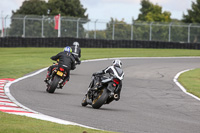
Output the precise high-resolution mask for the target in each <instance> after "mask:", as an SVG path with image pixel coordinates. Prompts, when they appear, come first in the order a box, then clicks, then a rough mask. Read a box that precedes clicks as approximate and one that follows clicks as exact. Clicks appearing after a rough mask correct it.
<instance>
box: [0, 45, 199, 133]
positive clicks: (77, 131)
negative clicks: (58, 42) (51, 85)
mask: <svg viewBox="0 0 200 133" xmlns="http://www.w3.org/2000/svg"><path fill="white" fill-rule="evenodd" d="M62 50H63V49H62V48H0V62H1V65H0V79H2V78H19V77H22V76H24V75H25V74H27V73H30V72H33V71H35V70H38V69H41V68H44V67H48V66H50V65H51V64H52V62H53V61H51V60H50V57H51V56H53V55H55V54H57V53H58V52H60V51H62ZM81 50H82V57H81V60H88V59H97V58H113V57H181V56H200V51H199V50H183V49H132V48H129V49H120V48H115V49H110V48H104V49H103V48H99V49H95V48H82V49H81ZM193 81H195V83H194V85H193V84H192V83H193ZM196 81H197V82H196ZM180 82H181V83H182V84H184V86H186V88H190V89H191V90H190V91H191V92H192V93H193V91H195V94H197V95H198V96H200V95H199V92H200V90H199V89H198V88H200V83H199V82H200V70H199V69H197V70H194V72H193V71H190V72H187V73H186V74H183V75H181V77H180ZM191 86H192V87H191ZM0 124H1V126H0V133H40V132H42V133H55V132H56V133H57V132H58V133H66V132H73V133H82V132H83V131H87V132H88V133H101V132H102V133H107V132H106V131H97V130H91V129H86V128H82V127H78V126H66V125H61V124H56V123H52V122H47V121H42V120H37V119H33V118H28V117H25V116H17V115H11V114H7V113H3V112H0Z"/></svg>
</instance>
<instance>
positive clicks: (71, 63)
mask: <svg viewBox="0 0 200 133" xmlns="http://www.w3.org/2000/svg"><path fill="white" fill-rule="evenodd" d="M71 52H72V49H71V48H70V47H69V46H67V47H65V48H64V51H63V52H60V53H58V54H57V55H55V56H52V57H51V59H52V60H55V61H58V63H57V64H54V65H52V66H50V67H49V68H48V72H47V76H46V79H45V80H44V82H46V83H47V84H48V81H49V80H50V77H51V74H52V70H53V69H55V68H56V67H61V66H64V69H65V70H66V71H67V73H68V74H67V76H66V77H65V79H64V80H63V82H62V83H61V85H60V88H61V89H62V87H63V86H64V85H65V84H66V82H67V81H69V78H70V70H74V69H75V68H76V66H75V59H74V57H73V56H72V54H71Z"/></svg>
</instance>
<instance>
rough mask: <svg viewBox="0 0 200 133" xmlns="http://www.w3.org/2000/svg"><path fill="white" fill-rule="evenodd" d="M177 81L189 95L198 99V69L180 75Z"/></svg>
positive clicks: (199, 83)
mask: <svg viewBox="0 0 200 133" xmlns="http://www.w3.org/2000/svg"><path fill="white" fill-rule="evenodd" d="M199 67H200V66H199ZM178 81H179V82H180V83H181V84H182V85H183V86H184V87H185V88H186V89H187V91H188V92H189V93H192V94H194V95H195V96H197V97H199V98H200V68H199V69H195V70H191V71H188V72H185V73H183V74H181V75H180V77H179V79H178Z"/></svg>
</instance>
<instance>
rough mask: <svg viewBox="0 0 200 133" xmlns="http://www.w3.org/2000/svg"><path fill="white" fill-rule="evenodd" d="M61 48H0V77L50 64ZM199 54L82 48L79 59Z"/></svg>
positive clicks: (193, 53) (194, 52)
mask: <svg viewBox="0 0 200 133" xmlns="http://www.w3.org/2000/svg"><path fill="white" fill-rule="evenodd" d="M62 50H63V49H62V48H0V62H1V66H0V79H1V78H19V77H22V76H23V75H25V74H27V73H29V72H32V71H35V70H38V69H41V68H44V67H47V66H50V65H51V64H52V62H53V61H52V60H51V59H50V57H51V56H53V55H55V54H57V53H58V52H60V51H62ZM178 56H200V51H199V50H182V49H132V48H129V49H128V48H126V49H119V48H115V49H110V48H105V49H103V48H101V49H95V48H82V57H81V60H87V59H97V58H113V57H178Z"/></svg>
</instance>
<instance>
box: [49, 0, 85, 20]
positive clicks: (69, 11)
mask: <svg viewBox="0 0 200 133" xmlns="http://www.w3.org/2000/svg"><path fill="white" fill-rule="evenodd" d="M48 9H49V10H50V13H49V15H57V14H59V13H60V14H61V16H71V17H81V18H88V15H85V12H86V10H87V9H86V8H83V5H82V4H81V3H80V0H49V2H48Z"/></svg>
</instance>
